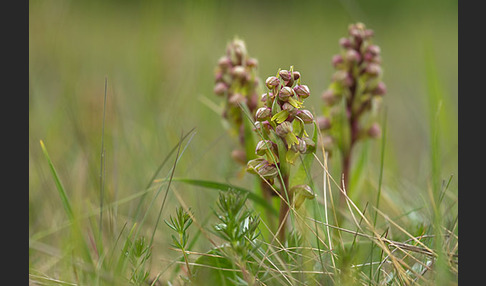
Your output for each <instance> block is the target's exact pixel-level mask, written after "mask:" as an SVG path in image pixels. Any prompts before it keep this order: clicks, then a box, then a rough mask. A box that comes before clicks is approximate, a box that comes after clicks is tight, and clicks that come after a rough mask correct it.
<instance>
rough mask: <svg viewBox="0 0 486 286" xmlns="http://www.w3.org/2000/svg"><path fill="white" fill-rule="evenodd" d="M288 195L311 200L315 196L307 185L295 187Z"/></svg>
mask: <svg viewBox="0 0 486 286" xmlns="http://www.w3.org/2000/svg"><path fill="white" fill-rule="evenodd" d="M290 193H292V194H294V195H296V194H301V195H303V196H304V197H305V198H308V199H313V198H314V197H315V196H316V195H315V194H314V192H313V191H312V189H311V187H309V186H308V185H296V186H293V187H292V188H290Z"/></svg>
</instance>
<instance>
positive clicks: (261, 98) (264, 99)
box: [260, 93, 268, 102]
mask: <svg viewBox="0 0 486 286" xmlns="http://www.w3.org/2000/svg"><path fill="white" fill-rule="evenodd" d="M267 100H268V93H264V94H262V96H261V97H260V101H261V102H265V101H267Z"/></svg>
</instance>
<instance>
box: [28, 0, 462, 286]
mask: <svg viewBox="0 0 486 286" xmlns="http://www.w3.org/2000/svg"><path fill="white" fill-rule="evenodd" d="M304 2H306V1H300V2H299V1H278V2H277V1H239V2H236V1H235V2H230V1H216V0H214V1H213V0H211V1H179V2H178V1H172V2H171V1H137V2H136V1H77V2H74V1H59V0H46V1H38V0H31V1H29V281H30V283H31V285H183V284H184V283H187V284H189V285H191V283H193V284H197V285H211V284H213V285H218V282H214V281H219V282H220V283H226V285H234V284H237V282H238V281H239V282H240V283H241V284H245V283H247V285H248V281H246V282H245V277H246V276H244V275H243V276H241V275H239V274H235V273H239V272H238V271H240V270H239V269H240V268H238V267H237V266H235V265H232V264H231V263H230V264H229V266H228V265H226V264H225V265H219V264H217V263H216V264H214V262H215V261H216V262H218V261H219V262H221V261H223V259H222V258H219V259H220V260H217V259H213V258H211V256H205V255H204V254H206V253H208V252H209V251H210V250H211V249H212V248H214V246H215V245H221V244H223V242H224V241H223V240H222V239H221V238H220V237H217V236H216V235H214V233H213V232H214V229H213V227H212V225H213V224H215V223H217V222H218V219H217V218H216V216H215V215H214V212H213V211H215V212H219V210H218V207H217V204H216V202H217V201H218V198H219V196H220V193H224V192H225V191H227V189H225V188H219V189H218V187H215V185H216V183H220V184H222V185H223V186H228V185H232V186H235V187H237V188H241V189H245V190H249V191H250V192H251V193H252V194H254V196H249V197H248V200H247V202H246V206H247V208H248V209H250V210H254V212H255V213H256V214H258V215H260V217H261V220H262V222H261V223H260V226H259V228H260V230H261V236H260V237H259V239H260V240H261V242H262V243H263V246H262V249H263V252H262V253H264V254H262V255H263V257H268V261H270V262H271V263H270V264H269V263H267V262H265V261H267V260H265V259H262V258H261V257H260V256H259V255H256V257H253V258H252V259H256V263H260V268H261V269H263V270H266V272H265V275H266V276H265V275H262V276H261V277H263V278H262V280H261V281H260V280H259V283H262V284H257V285H457V269H458V262H457V261H452V262H451V261H450V260H449V258H451V257H453V255H452V254H457V241H458V233H457V229H458V225H457V216H458V207H457V198H458V179H459V177H458V151H457V150H458V124H457V123H458V109H457V106H458V31H457V30H458V22H457V2H455V1H386V2H385V1H382V2H380V1H366V2H363V1H361V2H359V1H344V0H342V1H309V2H306V3H304ZM425 2H426V3H425ZM365 3H366V4H365ZM356 22H362V23H364V24H365V25H366V26H367V27H369V28H370V29H373V30H374V32H375V36H374V38H373V41H374V43H375V44H376V45H378V46H379V47H380V48H381V56H382V68H383V81H384V82H385V83H386V86H387V93H386V95H385V96H384V97H383V105H382V109H381V110H380V112H379V122H380V123H381V124H382V131H383V132H382V135H383V136H382V137H381V138H379V139H374V140H366V141H363V142H361V143H360V144H359V145H358V146H357V148H356V149H355V150H354V151H353V152H354V159H353V160H354V161H353V165H352V168H351V170H352V171H351V173H352V176H351V182H350V187H349V190H348V196H349V199H350V201H349V203H348V204H347V206H346V207H345V208H344V209H343V210H340V211H342V213H343V217H344V218H343V221H342V223H341V224H340V226H339V228H336V227H335V226H336V225H335V224H333V222H334V221H333V220H332V219H330V220H328V217H327V214H329V215H330V216H331V213H332V212H333V211H336V210H335V207H334V205H332V203H331V202H330V201H329V200H330V199H331V200H332V198H334V200H337V199H338V198H339V192H340V191H339V182H340V180H341V174H340V172H341V163H340V158H339V154H333V155H332V156H331V157H330V158H328V160H327V157H326V158H325V157H324V154H323V153H322V151H321V150H320V149H318V150H317V151H316V157H315V158H314V160H313V163H312V168H311V169H310V170H308V176H309V178H310V181H311V182H312V185H313V191H314V192H315V193H316V195H317V196H316V198H315V199H314V200H309V201H306V202H305V204H304V206H303V207H302V209H301V210H299V214H298V215H297V214H296V215H294V214H293V215H292V219H291V225H292V226H293V227H294V228H295V229H296V230H300V231H301V232H302V235H303V241H299V242H295V241H290V240H289V241H288V242H287V244H284V245H283V246H282V245H280V247H281V248H282V249H283V250H278V249H280V248H278V247H276V248H272V246H271V245H272V242H271V240H272V238H273V236H272V234H271V233H270V232H269V230H268V229H267V228H266V225H265V223H266V222H267V219H269V218H268V216H269V215H268V213H266V212H265V209H264V208H263V207H262V206H261V205H259V204H257V203H256V202H257V199H255V196H256V197H261V193H260V192H259V191H257V190H256V189H255V182H256V179H257V177H256V176H255V175H252V174H249V173H247V172H245V171H244V167H242V166H241V165H239V164H237V163H236V162H235V161H234V160H233V159H232V158H231V155H230V154H231V152H232V150H234V149H235V148H236V147H237V146H238V142H237V138H236V137H235V136H233V135H232V134H231V133H229V132H228V130H227V129H226V128H225V126H226V125H225V122H223V120H222V117H221V114H220V113H221V109H222V107H223V100H222V98H221V97H217V96H216V95H215V94H214V93H213V88H214V76H215V74H214V71H215V67H216V65H217V63H218V59H219V58H220V57H221V56H222V55H224V53H225V50H226V45H227V44H228V43H229V42H230V41H231V40H232V39H233V38H234V37H235V36H236V37H238V38H240V39H242V40H244V41H245V43H246V47H247V50H248V53H249V55H250V56H251V57H253V58H256V59H257V60H258V69H257V72H258V76H259V77H260V78H261V80H262V81H263V82H264V81H265V79H266V78H267V77H268V76H272V75H275V74H276V73H277V71H278V70H279V68H282V69H288V68H289V67H290V66H294V68H295V69H297V70H298V71H299V72H300V73H301V75H302V80H303V82H304V83H305V84H306V85H308V87H309V89H310V94H311V95H310V96H309V97H308V98H307V99H306V102H305V106H306V108H307V109H309V110H311V111H312V112H313V113H314V114H316V115H319V114H321V113H322V108H323V106H324V102H323V100H322V99H321V94H322V93H323V92H324V91H325V90H326V89H327V87H328V86H329V84H330V83H331V77H332V74H333V72H334V70H333V66H332V64H331V59H332V57H333V55H335V54H337V53H338V52H339V50H340V48H339V43H338V41H339V39H340V38H341V37H343V36H345V35H346V34H347V29H348V25H349V24H352V23H356ZM262 92H264V90H263V88H262ZM383 123H384V124H383ZM181 137H184V139H183V140H181ZM176 159H177V161H176ZM325 161H326V163H327V166H328V169H325V168H324V167H323V166H322V165H321V163H324V162H325ZM326 170H328V172H329V173H326ZM190 180H193V181H190ZM196 180H204V181H207V182H212V183H213V184H212V185H210V186H204V185H202V183H198V181H196ZM190 182H192V183H190ZM277 200H278V198H275V199H274V201H273V206H274V207H275V210H278V201H277ZM181 206H182V207H183V208H185V209H186V208H189V207H190V209H191V211H192V217H193V220H194V222H193V223H192V225H191V226H190V228H189V229H188V233H189V241H188V248H187V249H186V250H187V251H188V254H187V256H188V260H186V259H185V256H186V255H184V256H183V254H182V253H181V251H178V250H175V249H174V246H173V240H172V238H171V235H173V234H176V233H175V232H174V231H173V230H172V229H171V228H170V227H168V225H167V224H166V223H164V220H167V221H168V220H169V219H170V217H171V216H172V217H175V216H176V208H178V207H181ZM100 208H101V211H100ZM358 210H359V211H358ZM338 211H339V210H338ZM363 212H364V214H363ZM361 215H362V216H361ZM299 217H300V218H301V217H311V218H312V220H311V219H307V220H306V222H307V224H305V223H304V224H302V222H299ZM367 221H368V222H369V223H370V224H372V225H373V226H372V227H371V226H370V225H368V224H367ZM325 222H329V224H326V223H325ZM326 226H327V227H326ZM357 233H360V234H362V235H357ZM375 236H378V237H381V239H380V238H376V237H375ZM289 237H295V238H296V237H297V236H296V235H289ZM370 237H371V238H370ZM296 239H297V238H296ZM383 239H388V241H385V240H383ZM390 241H391V242H400V243H402V244H406V245H407V246H404V245H402V244H400V245H398V246H397V245H393V243H391V242H390ZM331 243H332V244H334V245H335V247H333V248H332V249H333V251H330V250H329V245H330V244H331ZM133 245H135V246H134V247H132V246H133ZM147 245H148V246H147ZM292 245H294V246H296V248H295V249H297V250H296V251H294V252H293V251H291V249H292V247H293V246H292ZM138 246H139V247H138ZM404 247H405V248H404ZM136 250H139V252H138V253H137V251H136ZM425 250H427V251H425ZM265 251H266V253H265ZM288 251H290V252H288ZM277 252H282V253H277ZM321 252H322V254H321ZM331 252H335V255H334V254H331ZM390 252H391V254H390V256H393V257H394V258H389V259H386V256H387V253H390ZM147 253H149V254H150V255H147ZM283 253H284V254H285V255H287V256H288V257H287V256H285V255H282V257H279V255H280V254H283ZM431 253H432V254H431ZM260 254H261V253H260ZM269 254H272V255H271V256H269ZM449 254H451V256H449ZM435 255H437V256H435ZM284 256H285V257H284ZM201 257H206V258H207V260H204V259H200V258H201ZM289 257H290V258H289ZM211 259H212V260H211ZM285 259H290V260H289V262H286V260H285ZM452 260H454V259H452ZM204 261H206V262H207V264H208V265H209V264H211V263H213V264H212V265H213V266H212V267H213V268H210V267H206V268H205V267H204V265H201V264H204ZM230 261H231V259H230ZM219 262H218V263H219ZM223 262H224V263H227V261H226V260H225V261H223ZM264 262H265V263H264ZM381 262H383V263H381ZM188 264H189V265H190V267H189V268H190V269H192V271H196V269H199V274H198V275H199V277H198V279H199V280H198V282H197V281H196V282H195V281H192V280H191V279H190V278H187V277H189V273H190V271H191V270H189V272H188V269H187V265H188ZM215 265H216V266H215ZM285 265H287V267H286V266H285ZM201 269H203V270H201ZM228 269H230V270H231V271H230V270H228ZM397 269H401V270H397ZM240 272H241V271H240ZM243 272H244V271H243ZM134 273H135V274H134ZM145 273H147V275H146V277H145V276H144V275H145ZM222 273H223V274H222ZM227 273H231V274H230V275H229V276H228V277H230V279H224V277H226V276H225V275H227ZM376 273H378V275H376ZM139 274H140V275H141V276H140V277H138V278H137V277H136V276H135V275H139ZM218 275H219V276H221V275H222V276H223V278H221V277H219V276H218ZM216 276H218V277H219V278H217V279H220V280H217V279H216V278H215V277H216ZM237 277H238V278H237ZM242 277H243V279H242ZM403 277H409V278H410V280H407V279H408V278H403ZM137 279H138V280H137ZM204 279H207V280H204ZM140 281H144V282H140ZM201 281H207V283H211V284H204V282H201ZM221 281H223V282H221ZM198 283H202V284H198Z"/></svg>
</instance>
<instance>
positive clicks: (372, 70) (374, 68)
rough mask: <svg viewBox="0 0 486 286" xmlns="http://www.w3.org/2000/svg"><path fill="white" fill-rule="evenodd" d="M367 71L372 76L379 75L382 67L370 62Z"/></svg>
mask: <svg viewBox="0 0 486 286" xmlns="http://www.w3.org/2000/svg"><path fill="white" fill-rule="evenodd" d="M365 72H366V73H367V74H369V75H371V76H378V75H379V74H381V67H380V65H379V64H375V63H370V64H369V65H368V66H367V67H366V69H365Z"/></svg>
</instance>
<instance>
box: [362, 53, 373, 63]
mask: <svg viewBox="0 0 486 286" xmlns="http://www.w3.org/2000/svg"><path fill="white" fill-rule="evenodd" d="M363 59H364V61H365V62H372V61H373V60H374V59H375V56H374V55H373V54H372V53H370V52H366V53H365V55H364V58H363Z"/></svg>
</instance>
